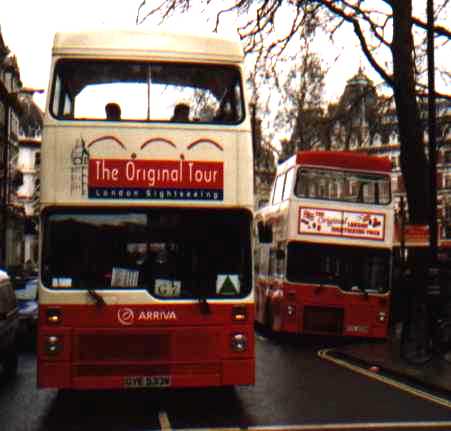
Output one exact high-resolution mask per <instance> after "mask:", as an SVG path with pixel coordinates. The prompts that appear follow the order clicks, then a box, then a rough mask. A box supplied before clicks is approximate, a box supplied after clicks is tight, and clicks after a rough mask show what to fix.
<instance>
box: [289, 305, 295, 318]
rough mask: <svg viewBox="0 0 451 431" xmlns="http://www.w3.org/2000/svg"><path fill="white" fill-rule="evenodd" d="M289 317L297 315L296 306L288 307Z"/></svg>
mask: <svg viewBox="0 0 451 431" xmlns="http://www.w3.org/2000/svg"><path fill="white" fill-rule="evenodd" d="M287 314H288V317H293V316H294V315H295V314H296V307H295V306H294V305H291V304H290V305H288V307H287Z"/></svg>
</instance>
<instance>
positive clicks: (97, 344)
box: [76, 333, 171, 362]
mask: <svg viewBox="0 0 451 431" xmlns="http://www.w3.org/2000/svg"><path fill="white" fill-rule="evenodd" d="M170 340H171V339H170V336H169V335H167V334H126V335H125V334H98V333H97V334H81V335H79V336H78V349H76V350H78V354H77V355H76V356H77V358H76V360H78V361H128V362H133V361H159V360H169V359H170Z"/></svg>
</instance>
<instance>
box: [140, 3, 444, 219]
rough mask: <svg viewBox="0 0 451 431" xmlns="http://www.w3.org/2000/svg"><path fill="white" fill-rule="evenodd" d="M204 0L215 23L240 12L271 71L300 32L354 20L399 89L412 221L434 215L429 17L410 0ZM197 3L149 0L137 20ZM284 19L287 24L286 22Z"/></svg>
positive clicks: (246, 36) (254, 49)
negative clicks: (422, 109)
mask: <svg viewBox="0 0 451 431" xmlns="http://www.w3.org/2000/svg"><path fill="white" fill-rule="evenodd" d="M449 2H450V0H440V4H437V5H436V15H437V21H436V22H437V23H438V24H437V25H436V26H435V27H434V33H435V35H436V38H437V41H438V43H439V44H445V45H446V44H449V41H450V39H451V31H450V30H449V29H448V28H446V27H445V26H444V25H440V24H439V23H440V21H439V18H440V16H441V14H444V13H445V11H446V6H447V5H448V4H449ZM200 3H201V4H202V6H203V7H204V8H205V10H208V11H209V12H214V13H215V14H216V22H215V29H218V27H219V26H220V23H221V19H222V17H223V16H224V15H225V14H230V13H234V14H237V16H238V17H239V20H238V22H239V24H238V28H237V32H238V34H239V36H240V38H241V40H242V41H243V44H244V47H245V51H246V52H247V53H253V54H254V55H256V56H257V60H256V61H257V64H263V63H264V64H265V65H266V69H265V70H266V71H267V72H266V73H268V71H269V73H270V72H271V68H272V67H275V64H276V62H277V59H278V58H280V56H281V55H282V54H284V53H285V52H286V50H287V47H288V46H289V44H290V42H292V41H293V40H295V39H296V38H297V37H298V36H299V34H300V33H301V32H304V33H308V32H311V33H313V32H314V31H315V30H316V29H317V28H322V29H324V30H326V31H328V32H329V34H330V37H331V38H334V37H335V36H337V35H338V34H339V32H338V29H340V28H341V27H342V26H344V25H346V24H349V25H351V26H352V28H353V30H354V33H355V36H356V37H357V39H358V41H359V43H360V47H361V50H362V52H363V54H364V55H365V57H366V59H367V60H368V62H369V63H370V64H371V66H372V67H373V68H374V70H375V71H376V72H377V73H378V74H379V76H380V77H381V78H382V79H383V80H384V81H385V83H386V84H387V85H388V86H389V87H390V88H391V89H392V90H393V94H394V99H395V104H396V110H397V115H398V128H399V138H400V142H401V169H402V172H403V176H404V180H405V185H406V191H407V199H408V204H409V215H410V218H411V220H410V221H411V222H412V223H419V224H425V223H427V222H428V218H429V208H430V205H429V179H428V174H427V166H428V163H427V158H426V154H425V145H424V141H423V130H422V127H421V122H420V113H419V108H418V103H417V96H418V95H420V94H424V93H425V91H426V86H425V85H424V84H423V83H422V80H421V78H422V72H424V67H423V68H421V67H420V65H421V64H424V63H421V61H422V60H423V54H424V50H422V49H421V46H422V45H421V44H419V45H415V40H414V34H416V33H418V32H422V34H423V37H425V34H426V32H425V31H426V29H427V23H426V21H425V20H424V19H422V18H421V17H419V16H418V17H417V16H415V15H414V14H413V9H412V0H375V1H373V2H365V1H362V0H308V1H307V0H228V1H223V2H221V6H219V8H218V6H217V4H218V2H215V1H213V0H201V1H199V2H196V5H198V4H200ZM193 7H194V2H192V1H190V0H159V1H157V2H152V5H150V2H148V1H146V0H144V1H143V2H142V3H141V5H140V6H139V8H138V10H137V18H136V21H137V23H138V24H139V23H141V22H143V21H144V20H146V19H147V18H148V17H149V16H152V15H156V14H158V15H159V16H161V18H162V19H163V20H164V19H166V18H168V17H169V16H170V15H172V14H177V13H184V12H187V11H188V10H190V9H191V8H193ZM287 17H289V19H290V23H289V25H288V26H287V25H286V20H287ZM282 19H283V20H284V21H283V22H284V23H285V25H284V26H283V27H282V28H286V31H281V30H280V28H281V27H280V23H281V22H282ZM447 73H448V75H446V74H447ZM443 76H445V77H446V76H447V78H448V79H449V71H443ZM441 96H444V97H446V96H448V97H451V96H449V95H443V94H441Z"/></svg>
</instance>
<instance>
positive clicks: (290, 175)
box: [282, 168, 294, 200]
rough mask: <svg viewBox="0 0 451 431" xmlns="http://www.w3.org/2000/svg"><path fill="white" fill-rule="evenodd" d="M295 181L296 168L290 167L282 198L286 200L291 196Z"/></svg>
mask: <svg viewBox="0 0 451 431" xmlns="http://www.w3.org/2000/svg"><path fill="white" fill-rule="evenodd" d="M293 181H294V168H292V169H290V170H289V171H288V172H287V175H286V180H285V187H284V188H283V196H282V200H286V199H288V198H289V197H290V195H291V192H292V190H293Z"/></svg>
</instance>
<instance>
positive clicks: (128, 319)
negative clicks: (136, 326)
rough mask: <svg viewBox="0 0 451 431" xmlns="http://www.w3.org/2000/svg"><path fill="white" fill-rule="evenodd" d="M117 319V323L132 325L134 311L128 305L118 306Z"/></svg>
mask: <svg viewBox="0 0 451 431" xmlns="http://www.w3.org/2000/svg"><path fill="white" fill-rule="evenodd" d="M117 320H119V323H121V324H122V325H125V326H129V325H132V324H133V322H134V320H135V313H134V312H133V310H132V309H131V308H128V307H124V308H119V310H118V311H117Z"/></svg>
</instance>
